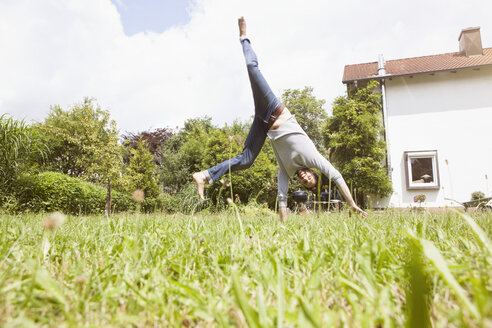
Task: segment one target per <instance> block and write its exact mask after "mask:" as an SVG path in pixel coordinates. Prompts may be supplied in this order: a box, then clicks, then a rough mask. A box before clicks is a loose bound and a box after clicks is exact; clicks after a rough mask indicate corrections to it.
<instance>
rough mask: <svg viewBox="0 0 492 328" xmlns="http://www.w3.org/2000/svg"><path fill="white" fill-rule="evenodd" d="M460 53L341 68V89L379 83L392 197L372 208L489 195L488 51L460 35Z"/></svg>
mask: <svg viewBox="0 0 492 328" xmlns="http://www.w3.org/2000/svg"><path fill="white" fill-rule="evenodd" d="M458 41H459V51H458V52H453V53H445V54H440V55H431V56H424V57H416V58H406V59H397V60H389V61H387V62H384V60H383V59H382V56H380V58H379V61H378V62H373V63H365V64H356V65H347V66H345V71H344V76H343V81H342V82H343V83H345V84H346V85H347V88H354V87H357V86H363V85H364V84H366V83H367V81H369V80H374V79H375V80H378V81H379V82H380V88H381V89H380V91H381V93H382V97H383V106H382V107H383V118H384V124H385V128H386V129H385V131H386V132H385V137H386V141H387V161H388V172H389V174H390V177H391V181H392V184H393V194H392V195H391V196H390V197H387V198H385V199H379V200H374V201H373V204H372V205H373V206H374V207H410V206H415V205H416V204H415V202H414V196H416V195H420V194H424V195H425V196H426V200H425V203H424V204H423V205H424V206H427V207H445V206H457V205H458V204H457V203H456V202H454V201H452V200H457V201H459V202H464V201H468V200H470V199H471V193H472V192H475V191H482V192H484V193H485V195H486V196H488V197H490V196H492V181H491V180H492V48H482V42H481V37H480V28H468V29H464V30H462V31H461V33H460V36H459V38H458Z"/></svg>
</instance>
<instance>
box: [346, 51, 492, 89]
mask: <svg viewBox="0 0 492 328" xmlns="http://www.w3.org/2000/svg"><path fill="white" fill-rule="evenodd" d="M484 65H492V48H484V49H483V55H482V56H475V57H466V56H464V55H462V54H460V53H459V52H450V53H447V54H440V55H432V56H424V57H414V58H405V59H397V60H388V61H387V62H386V64H385V69H386V74H387V75H392V76H401V75H412V74H420V73H430V72H438V71H450V70H455V69H460V68H471V67H478V66H484ZM377 74H378V63H377V62H373V63H365V64H355V65H345V69H344V72H343V80H342V82H343V83H347V82H351V81H356V80H365V79H369V78H371V77H374V76H375V75H377Z"/></svg>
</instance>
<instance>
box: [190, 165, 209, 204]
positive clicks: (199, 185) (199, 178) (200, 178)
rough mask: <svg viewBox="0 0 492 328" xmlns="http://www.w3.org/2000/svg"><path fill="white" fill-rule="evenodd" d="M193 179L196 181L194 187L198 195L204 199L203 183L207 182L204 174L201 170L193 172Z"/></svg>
mask: <svg viewBox="0 0 492 328" xmlns="http://www.w3.org/2000/svg"><path fill="white" fill-rule="evenodd" d="M193 180H195V183H196V189H197V191H198V196H200V199H201V200H205V197H203V191H204V189H205V183H206V182H207V178H206V177H205V174H204V173H203V172H196V173H193Z"/></svg>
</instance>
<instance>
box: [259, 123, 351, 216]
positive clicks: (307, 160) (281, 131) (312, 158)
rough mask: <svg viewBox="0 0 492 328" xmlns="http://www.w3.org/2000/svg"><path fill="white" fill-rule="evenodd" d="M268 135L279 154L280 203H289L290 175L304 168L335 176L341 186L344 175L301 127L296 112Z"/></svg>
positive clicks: (276, 154)
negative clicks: (324, 155)
mask: <svg viewBox="0 0 492 328" xmlns="http://www.w3.org/2000/svg"><path fill="white" fill-rule="evenodd" d="M267 134H268V137H269V138H270V141H271V142H272V146H273V150H274V152H275V156H276V157H277V161H278V165H279V171H278V206H279V207H282V206H287V192H288V189H289V177H291V176H293V175H294V174H295V173H296V171H297V170H299V169H302V168H311V169H313V168H314V169H318V170H320V171H321V173H322V174H324V175H326V176H327V177H328V178H330V179H332V180H333V181H334V182H335V183H336V184H337V185H339V184H340V183H342V182H343V181H344V180H343V177H342V175H341V174H340V172H338V171H337V169H335V168H334V167H333V165H331V163H330V162H329V161H328V160H327V159H326V158H324V157H323V156H322V155H321V154H320V153H319V152H318V150H317V149H316V146H315V145H314V144H313V142H312V141H311V139H310V138H309V137H308V135H307V134H306V132H304V130H303V129H302V128H301V126H300V125H299V123H297V120H296V119H295V117H294V115H292V116H291V117H290V118H289V119H288V120H287V121H285V122H284V123H283V124H282V125H281V126H280V127H279V128H278V129H276V130H269V131H268V133H267Z"/></svg>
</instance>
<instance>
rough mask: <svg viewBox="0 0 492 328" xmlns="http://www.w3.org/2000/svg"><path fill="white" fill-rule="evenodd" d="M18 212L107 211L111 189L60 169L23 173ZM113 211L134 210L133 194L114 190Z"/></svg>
mask: <svg viewBox="0 0 492 328" xmlns="http://www.w3.org/2000/svg"><path fill="white" fill-rule="evenodd" d="M16 189H17V198H18V204H19V205H18V209H17V210H18V211H30V212H51V211H62V212H64V213H67V214H96V213H104V209H105V206H106V194H107V191H106V189H105V188H103V187H99V186H96V185H93V184H91V183H88V182H84V181H82V180H80V179H77V178H72V177H70V176H68V175H65V174H62V173H57V172H44V173H40V174H36V175H23V176H22V177H21V178H20V179H19V182H18V187H17V188H16ZM111 206H112V211H114V212H122V211H128V210H132V209H133V208H134V207H135V203H134V202H133V201H132V199H131V197H130V195H126V194H123V193H121V192H118V191H113V192H112V203H111Z"/></svg>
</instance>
